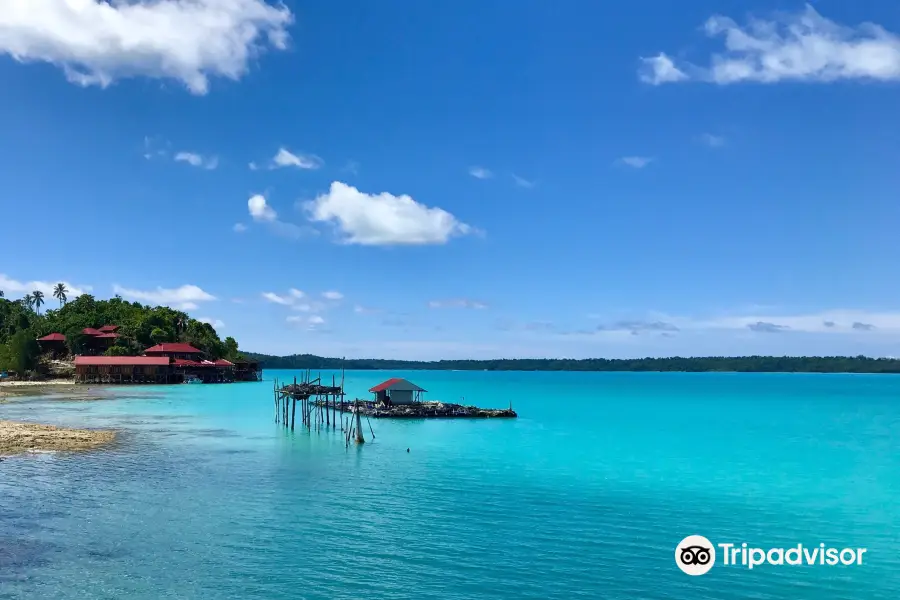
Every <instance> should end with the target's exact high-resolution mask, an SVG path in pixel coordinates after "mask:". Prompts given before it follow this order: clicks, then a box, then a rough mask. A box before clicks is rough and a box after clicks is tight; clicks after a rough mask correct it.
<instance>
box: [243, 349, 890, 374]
mask: <svg viewBox="0 0 900 600" xmlns="http://www.w3.org/2000/svg"><path fill="white" fill-rule="evenodd" d="M244 354H245V355H246V357H247V358H250V359H253V360H258V361H260V363H261V364H262V366H263V368H266V369H312V370H324V369H340V368H341V367H343V368H345V369H348V370H373V369H377V370H398V371H400V370H459V371H645V372H650V371H681V372H693V373H700V372H722V373H726V372H740V373H900V360H896V359H892V358H868V357H866V356H855V357H849V356H825V357H819V356H738V357H726V356H708V357H687V358H686V357H680V356H675V357H671V358H634V359H609V358H587V359H582V360H574V359H540V358H538V359H497V360H440V361H431V362H428V361H407V360H384V359H350V360H346V361H344V360H342V359H340V358H324V357H321V356H314V355H312V354H294V355H292V356H269V355H266V354H256V353H253V352H245V353H244Z"/></svg>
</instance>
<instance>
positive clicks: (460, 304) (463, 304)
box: [428, 298, 487, 310]
mask: <svg viewBox="0 0 900 600" xmlns="http://www.w3.org/2000/svg"><path fill="white" fill-rule="evenodd" d="M428 308H475V309H479V310H480V309H484V308H487V304H485V303H484V302H477V301H475V300H468V299H466V298H457V299H454V300H432V301H431V302H429V303H428Z"/></svg>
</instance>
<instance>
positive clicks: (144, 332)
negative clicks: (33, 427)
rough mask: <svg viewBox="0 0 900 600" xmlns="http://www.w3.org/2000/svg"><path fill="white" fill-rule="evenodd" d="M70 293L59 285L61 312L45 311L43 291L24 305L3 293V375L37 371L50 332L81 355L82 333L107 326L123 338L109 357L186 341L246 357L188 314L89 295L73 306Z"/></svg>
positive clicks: (219, 354) (218, 354)
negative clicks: (42, 344) (41, 341)
mask: <svg viewBox="0 0 900 600" xmlns="http://www.w3.org/2000/svg"><path fill="white" fill-rule="evenodd" d="M68 292H69V290H67V289H66V287H65V285H64V284H57V286H56V287H55V288H54V292H53V296H54V297H56V298H57V299H58V300H59V308H54V309H49V310H45V311H43V312H41V307H42V306H43V305H44V304H45V302H44V294H43V293H42V292H41V291H40V290H37V291H35V292H33V293H30V294H26V295H25V296H24V297H23V298H20V299H18V300H10V299H8V298H6V297H5V294H4V293H3V292H2V291H0V370H10V371H16V372H18V373H24V372H27V371H32V370H34V369H36V368H37V366H38V362H39V360H38V359H39V357H40V354H41V348H40V345H39V344H38V342H37V341H36V340H37V338H39V337H43V336H45V335H47V334H49V333H62V334H64V335H65V336H66V346H67V349H68V351H69V353H70V354H72V355H75V354H81V353H83V352H84V350H85V349H86V347H87V345H88V344H89V341H90V340H89V337H90V336H87V335H85V334H83V333H82V330H83V329H85V328H88V327H93V328H99V327H101V326H103V325H118V326H119V330H118V331H117V333H118V334H119V337H118V338H117V339H116V341H115V343H114V345H113V346H111V347H110V348H109V349H108V350H107V351H106V352H105V354H107V355H109V356H139V355H140V354H142V353H143V352H144V350H145V349H146V348H148V347H150V346H153V345H155V344H160V343H165V342H185V343H188V344H191V345H192V346H194V347H196V348H199V349H200V350H203V351H204V352H206V353H207V354H208V355H209V357H210V358H212V359H217V358H226V359H237V358H240V357H241V355H240V352H239V350H238V344H237V342H236V341H235V339H234V338H232V337H227V338H225V339H224V340H222V339H220V338H219V336H218V334H217V333H216V330H215V329H214V328H213V327H212V325H210V324H208V323H202V322H200V321H197V320H196V319H193V318H191V317H190V316H189V315H187V313H185V312H182V311H179V310H175V309H172V308H169V307H167V306H152V307H151V306H144V305H142V304H140V303H138V302H128V301H126V300H123V299H122V298H121V297H120V296H115V297H114V298H110V299H109V300H97V299H96V298H94V297H93V296H91V295H89V294H83V295H81V296H78V297H77V298H75V299H73V300H71V301H69V299H68V297H67V294H68Z"/></svg>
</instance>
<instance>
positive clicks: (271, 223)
mask: <svg viewBox="0 0 900 600" xmlns="http://www.w3.org/2000/svg"><path fill="white" fill-rule="evenodd" d="M247 210H248V211H249V212H250V217H251V218H252V219H253V220H254V221H256V222H257V223H263V224H265V225H266V227H268V229H269V231H271V232H272V233H274V234H275V235H278V236H281V237H285V238H289V239H294V240H297V239H300V238H303V237H307V236H312V235H316V234H317V233H318V232H316V231H315V230H314V229H312V228H311V227H301V226H299V225H295V224H293V223H286V222H284V221H281V220H280V219H279V218H278V213H277V212H276V211H275V209H274V208H272V207H271V206H270V205H269V203H268V202H267V201H266V198H265V196H263V195H262V194H256V195H254V196H251V197H250V199H249V200H247Z"/></svg>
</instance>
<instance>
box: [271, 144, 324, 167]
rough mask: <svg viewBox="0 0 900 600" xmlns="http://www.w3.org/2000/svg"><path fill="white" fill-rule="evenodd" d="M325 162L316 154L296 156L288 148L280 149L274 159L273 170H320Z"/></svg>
mask: <svg viewBox="0 0 900 600" xmlns="http://www.w3.org/2000/svg"><path fill="white" fill-rule="evenodd" d="M323 164H324V161H323V160H322V159H321V158H319V157H318V156H316V155H315V154H294V153H292V152H290V151H288V150H287V149H286V148H279V149H278V153H277V154H276V155H275V158H273V159H272V166H271V168H272V169H280V168H282V167H296V168H298V169H312V170H314V169H319V168H321V167H322V165H323Z"/></svg>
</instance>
